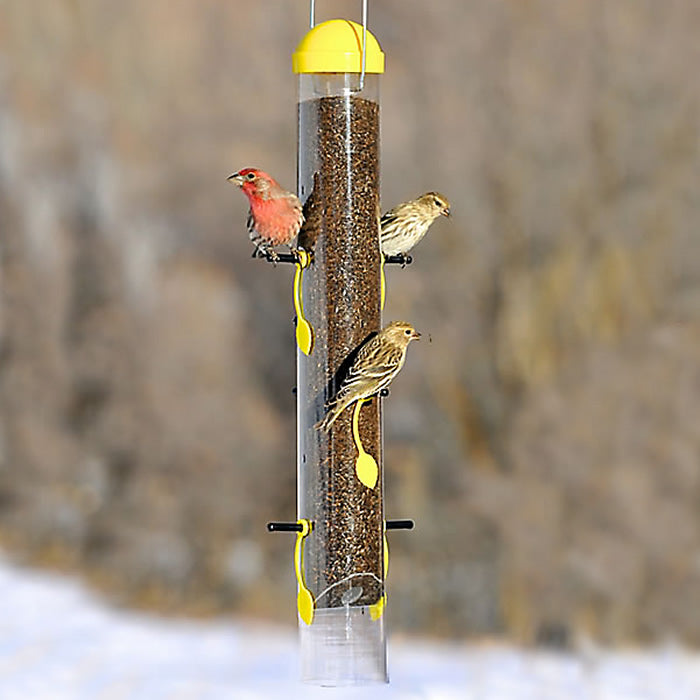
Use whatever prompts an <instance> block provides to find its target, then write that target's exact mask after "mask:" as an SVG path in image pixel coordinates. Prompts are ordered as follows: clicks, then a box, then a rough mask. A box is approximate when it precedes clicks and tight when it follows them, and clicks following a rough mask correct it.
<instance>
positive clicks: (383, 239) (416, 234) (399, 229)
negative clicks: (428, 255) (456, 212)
mask: <svg viewBox="0 0 700 700" xmlns="http://www.w3.org/2000/svg"><path fill="white" fill-rule="evenodd" d="M438 216H450V202H449V201H448V199H447V197H445V196H444V195H441V194H440V193H439V192H426V193H425V194H424V195H421V196H420V197H418V198H417V199H412V200H411V201H410V202H403V203H402V204H399V205H397V206H395V207H394V208H393V209H390V210H389V211H388V212H387V213H386V214H384V216H382V218H381V219H380V222H379V228H380V233H379V239H380V243H381V247H382V253H384V255H406V253H408V251H409V250H411V249H412V248H413V246H415V245H416V244H417V243H418V242H419V241H420V240H421V238H423V236H425V234H426V233H427V232H428V229H429V228H430V225H431V224H432V223H433V221H435V219H437V218H438Z"/></svg>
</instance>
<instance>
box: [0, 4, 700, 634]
mask: <svg viewBox="0 0 700 700" xmlns="http://www.w3.org/2000/svg"><path fill="white" fill-rule="evenodd" d="M317 6H318V7H317V21H322V20H325V19H330V18H332V17H335V16H341V17H348V18H351V19H355V20H357V21H359V17H360V3H359V2H350V1H349V0H345V1H342V2H341V1H340V0H319V1H318V2H317ZM307 29H308V2H306V1H305V0H266V2H264V3H243V2H238V1H235V0H226V1H225V0H167V1H166V0H149V2H141V1H140V0H121V2H119V3H114V2H110V1H109V0H53V2H50V3H36V2H20V1H18V0H0V547H1V548H2V549H3V550H5V551H6V552H9V553H12V554H13V555H15V556H18V557H19V558H21V559H22V560H23V561H28V562H31V563H33V564H36V565H40V566H46V567H54V568H55V567H58V568H63V569H70V570H73V571H79V572H81V574H82V575H83V576H84V577H85V579H86V580H87V581H89V582H90V583H91V585H92V586H94V587H95V588H96V589H98V590H101V591H103V592H104V594H105V595H107V596H109V597H110V598H111V599H113V600H115V601H118V602H119V603H120V604H123V605H128V606H134V607H140V608H147V609H154V610H158V611H162V612H167V613H173V614H177V615H226V616H231V615H245V616H248V617H252V616H255V617H260V618H266V619H268V620H276V621H280V622H284V623H288V624H289V625H293V624H295V623H296V612H295V609H294V594H295V582H294V576H293V569H292V548H293V538H291V537H285V536H282V535H274V536H273V535H269V534H267V533H266V532H265V523H266V522H267V521H268V520H271V519H280V520H284V519H294V518H295V404H294V397H293V395H292V391H291V390H292V386H293V384H294V381H295V379H294V377H295V367H294V358H295V350H294V338H293V326H292V321H291V319H292V316H293V310H292V303H291V294H290V290H291V272H292V271H291V270H290V269H287V267H286V266H282V267H279V268H277V269H274V268H273V267H272V266H269V265H267V264H264V263H262V262H260V261H253V260H251V259H250V254H251V245H250V243H249V241H248V239H247V234H246V232H245V216H246V212H247V204H246V201H245V199H244V197H242V196H241V194H240V193H239V192H237V191H235V189H234V188H233V187H232V186H231V185H230V184H229V183H227V182H226V177H227V176H228V175H229V174H230V173H231V172H233V171H234V170H237V169H239V168H241V167H244V166H257V167H261V168H263V169H265V170H267V171H269V172H271V173H273V174H274V175H275V176H276V177H277V179H279V180H280V181H281V182H282V184H283V185H286V186H287V187H289V188H292V189H293V188H294V184H295V177H296V78H295V76H294V75H293V74H292V72H291V54H292V52H293V50H294V48H295V46H296V44H297V42H298V41H299V40H300V38H301V37H302V36H303V34H304V33H305V32H306V31H307ZM370 29H371V30H372V31H373V32H374V33H375V35H376V36H377V38H378V39H379V41H380V43H381V45H382V48H383V50H384V51H385V53H386V56H387V70H386V73H385V75H384V77H383V80H382V201H383V204H384V208H385V209H386V208H389V207H390V206H393V205H395V204H396V203H398V202H399V201H402V200H404V199H407V198H410V197H414V196H416V195H418V194H420V193H422V192H423V191H425V190H429V189H436V190H439V191H441V192H443V193H445V194H446V195H447V196H448V197H449V198H450V200H451V201H452V211H453V217H452V219H451V220H449V221H445V220H441V221H439V222H436V224H435V225H434V227H433V229H432V230H431V232H430V234H429V237H428V238H427V239H426V240H425V241H423V243H421V245H420V246H419V247H418V248H417V249H416V251H415V256H414V257H415V262H414V264H413V265H412V266H411V267H410V268H407V269H405V270H400V269H393V268H392V269H390V270H388V298H387V308H386V309H385V314H384V317H385V319H387V320H391V319H395V318H403V319H406V320H410V321H411V322H413V323H414V324H415V325H416V327H417V328H418V329H419V330H420V331H421V332H423V334H424V336H425V337H426V339H427V337H428V336H429V337H430V342H422V343H420V344H418V345H416V346H413V347H412V348H411V352H410V353H409V358H408V362H407V363H406V367H405V369H404V370H403V372H402V374H401V376H400V378H399V380H398V381H397V382H396V383H395V384H394V385H393V387H392V391H391V396H390V397H389V398H388V399H387V401H386V403H385V448H386V465H385V466H386V478H385V485H386V497H387V504H386V513H387V517H389V518H402V517H411V518H414V519H415V520H416V522H417V528H416V530H414V531H413V532H410V533H396V534H394V535H392V536H391V571H390V575H389V584H388V585H389V595H390V605H389V608H388V610H389V613H388V614H389V620H390V625H391V628H392V630H393V631H394V632H398V633H421V634H428V635H434V636H443V637H453V638H477V637H479V638H483V637H484V636H488V637H493V636H498V637H506V638H508V639H510V640H513V641H516V642H518V643H521V644H535V643H540V644H550V645H559V646H566V645H567V644H571V643H574V642H576V640H579V639H583V638H591V639H596V640H599V641H601V642H606V643H619V644H622V643H633V642H654V641H659V640H664V639H668V638H669V637H673V638H675V639H679V640H681V641H683V642H685V643H689V644H698V643H700V423H699V422H698V419H697V416H698V412H699V411H700V355H699V353H698V346H699V344H700V256H698V255H697V243H696V239H697V236H698V225H699V224H700V198H698V195H697V191H698V184H699V176H700V129H699V118H700V114H699V109H700V83H699V82H698V81H697V80H696V79H695V78H694V70H695V69H696V67H697V66H698V65H700V43H699V42H698V35H699V33H700V7H698V5H697V3H695V2H693V0H667V2H664V3H658V2H653V1H652V0H648V1H642V0H589V1H588V2H584V1H583V0H580V1H579V0H574V1H571V2H565V3H564V2H559V1H557V0H527V1H525V2H524V1H523V0H471V1H470V2H463V0H443V1H442V2H440V3H430V2H420V3H419V2H415V3H407V2H405V1H402V0H382V1H381V2H372V3H370Z"/></svg>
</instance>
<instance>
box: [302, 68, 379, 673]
mask: <svg viewBox="0 0 700 700" xmlns="http://www.w3.org/2000/svg"><path fill="white" fill-rule="evenodd" d="M299 81H300V82H299V159H298V163H299V171H298V186H299V194H300V196H301V199H302V201H305V203H306V204H305V215H306V219H307V222H306V225H305V228H304V231H303V233H302V235H301V236H300V239H299V245H300V246H301V247H303V248H304V249H306V250H307V251H309V252H311V253H312V255H313V262H312V263H311V265H310V266H309V267H308V268H307V269H306V270H305V271H304V278H303V285H302V292H303V299H304V309H305V314H306V318H307V320H308V321H309V322H310V323H311V326H312V327H313V329H314V336H315V342H314V348H313V351H312V352H311V354H310V355H309V356H306V355H304V354H303V353H302V352H300V351H298V352H297V415H298V436H297V438H298V439H297V445H298V455H297V465H298V514H299V517H300V518H306V519H308V520H309V521H310V522H311V523H312V530H311V532H310V534H309V535H308V536H307V538H306V541H305V547H304V561H303V566H302V570H303V572H304V578H305V585H306V587H307V588H308V590H309V591H310V592H311V594H312V595H313V597H314V601H315V610H314V617H313V621H312V622H311V624H310V625H307V624H306V623H305V622H304V621H303V620H301V621H300V626H301V642H302V677H303V679H304V680H305V681H309V682H314V683H319V684H322V685H348V684H355V683H358V684H359V683H368V682H387V680H388V678H387V666H386V637H385V630H384V616H383V614H382V612H383V607H384V606H383V604H384V600H385V598H384V511H383V469H382V439H381V407H380V400H379V398H375V399H372V400H371V401H370V402H368V403H366V404H364V405H363V406H362V408H361V409H360V411H359V420H358V433H359V438H360V441H361V445H362V448H363V449H364V450H365V451H366V452H367V453H369V454H370V455H372V457H374V459H375V460H376V463H377V465H378V478H377V481H376V484H375V485H374V486H373V487H370V486H368V485H367V484H365V483H363V482H362V481H361V480H360V479H359V478H358V474H357V472H356V460H357V457H358V446H357V444H356V441H355V439H354V437H353V429H352V422H353V412H354V408H355V407H354V406H351V407H349V408H347V409H346V410H345V411H343V413H342V414H341V415H340V416H339V418H338V419H337V420H336V421H335V423H334V424H333V425H332V427H331V429H330V430H329V431H328V432H326V431H325V430H324V429H323V428H322V427H321V426H320V425H319V423H320V422H321V421H322V420H323V417H324V415H325V412H326V406H327V404H328V402H329V401H330V399H331V398H332V396H333V395H334V392H335V390H336V387H337V384H338V381H339V379H340V378H342V375H343V372H344V371H345V369H346V368H347V366H348V363H349V362H350V361H351V360H352V357H353V353H354V352H356V351H357V349H358V348H359V346H360V345H361V344H362V343H363V342H364V341H365V340H366V339H367V338H368V337H370V336H371V334H373V333H376V332H377V331H378V330H379V329H380V326H381V311H380V250H379V230H378V211H379V76H378V75H374V74H367V75H365V77H364V82H363V86H362V90H360V89H359V86H360V75H358V74H356V73H347V74H346V73H321V74H316V73H311V74H309V73H305V74H301V75H300V76H299Z"/></svg>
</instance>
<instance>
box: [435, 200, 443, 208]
mask: <svg viewBox="0 0 700 700" xmlns="http://www.w3.org/2000/svg"><path fill="white" fill-rule="evenodd" d="M433 204H435V206H436V207H441V206H442V202H441V201H440V200H439V199H434V200H433Z"/></svg>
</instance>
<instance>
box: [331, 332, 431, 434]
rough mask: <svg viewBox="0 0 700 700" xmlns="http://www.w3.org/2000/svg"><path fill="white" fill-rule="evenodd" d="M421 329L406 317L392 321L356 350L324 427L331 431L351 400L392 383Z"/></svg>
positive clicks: (372, 392)
mask: <svg viewBox="0 0 700 700" xmlns="http://www.w3.org/2000/svg"><path fill="white" fill-rule="evenodd" d="M419 338H420V333H418V332H417V331H416V329H415V328H414V327H413V326H412V325H411V324H410V323H406V322H405V321H392V322H391V323H390V324H389V325H388V326H386V327H385V328H384V329H382V330H381V331H379V333H377V335H375V336H374V337H372V338H370V340H368V341H367V342H366V343H365V344H364V345H363V346H362V347H361V348H360V351H359V352H358V353H357V357H355V359H354V361H353V363H352V365H351V366H350V369H349V370H348V374H347V376H346V377H345V378H344V379H343V381H342V383H341V385H340V388H339V389H338V391H337V393H336V395H335V397H334V398H333V401H332V402H331V406H330V408H329V409H328V413H326V417H325V418H324V419H323V421H322V423H321V427H322V428H323V429H324V430H325V431H326V432H328V431H329V430H330V427H331V425H333V423H334V422H335V420H336V418H337V417H338V416H339V415H340V414H341V413H342V412H343V411H344V410H345V409H346V408H347V407H348V406H349V405H350V404H352V403H354V402H355V401H359V400H360V399H367V398H369V397H370V396H374V395H375V394H378V393H379V392H380V391H381V390H382V389H384V388H385V387H387V386H389V384H391V381H392V380H393V379H394V377H395V376H396V375H397V374H398V373H399V371H400V370H401V368H402V367H403V363H404V361H405V360H406V350H407V348H408V344H409V343H410V342H411V341H412V340H418V339H419Z"/></svg>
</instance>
